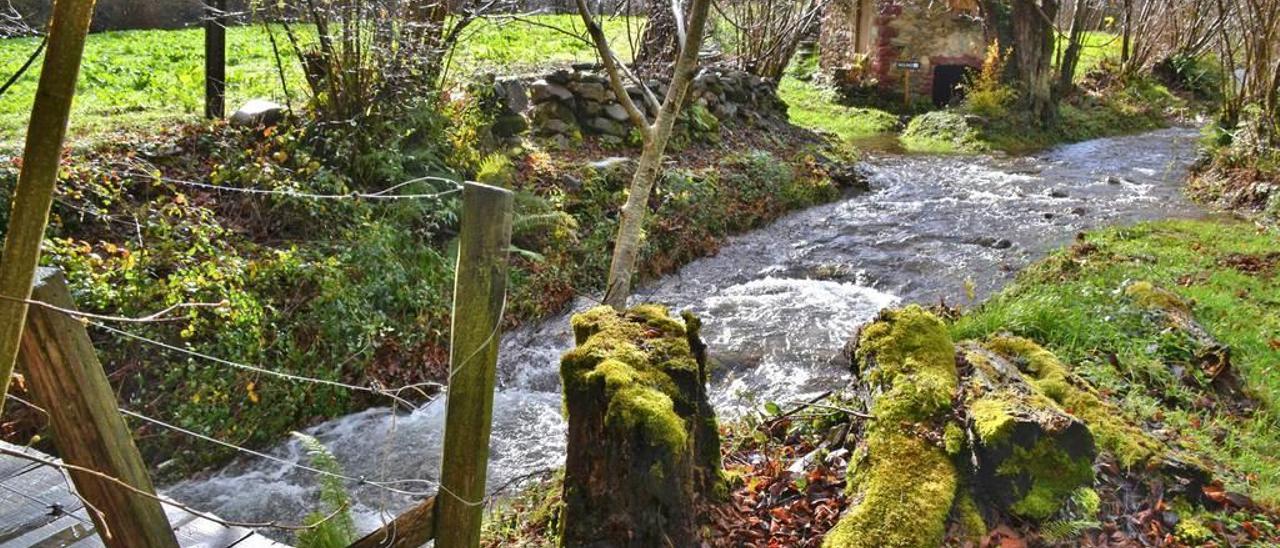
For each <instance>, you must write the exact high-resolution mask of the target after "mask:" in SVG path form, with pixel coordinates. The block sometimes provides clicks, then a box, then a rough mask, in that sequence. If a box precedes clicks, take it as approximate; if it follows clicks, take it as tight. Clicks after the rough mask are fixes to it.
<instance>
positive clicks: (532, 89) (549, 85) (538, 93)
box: [529, 79, 573, 104]
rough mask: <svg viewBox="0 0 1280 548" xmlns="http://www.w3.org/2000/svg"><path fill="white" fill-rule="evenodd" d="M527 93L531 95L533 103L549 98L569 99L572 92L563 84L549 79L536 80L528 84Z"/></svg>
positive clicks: (544, 101)
mask: <svg viewBox="0 0 1280 548" xmlns="http://www.w3.org/2000/svg"><path fill="white" fill-rule="evenodd" d="M529 94H530V95H531V96H532V97H533V103H534V104H539V103H546V102H548V101H551V100H559V101H569V100H572V99H573V92H572V91H569V88H566V87H564V86H563V85H560V84H556V83H553V82H550V81H549V80H545V79H544V80H538V81H537V82H534V83H533V85H531V86H529Z"/></svg>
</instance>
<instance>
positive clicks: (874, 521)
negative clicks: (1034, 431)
mask: <svg viewBox="0 0 1280 548" xmlns="http://www.w3.org/2000/svg"><path fill="white" fill-rule="evenodd" d="M858 361H859V368H860V370H861V373H862V374H863V377H864V380H865V382H867V383H868V384H870V385H872V386H873V387H878V388H879V389H880V390H881V391H880V394H879V396H877V397H876V400H875V402H874V403H873V404H872V409H873V414H874V415H875V417H876V418H875V419H873V420H872V421H871V422H870V423H869V424H868V425H867V432H866V438H865V439H866V441H865V444H864V445H863V446H861V447H860V448H859V450H858V452H857V456H856V458H855V464H853V465H851V466H850V469H849V491H850V498H851V499H852V500H856V501H858V503H857V505H856V506H854V507H853V508H852V509H850V510H849V511H848V513H847V514H846V515H845V516H844V517H843V518H842V519H841V520H840V522H839V523H838V524H837V525H836V527H835V528H834V529H832V530H831V532H830V533H829V534H828V535H827V537H826V539H825V541H824V544H823V545H824V546H826V547H828V548H857V547H862V546H888V547H915V546H937V545H938V544H939V543H940V542H941V541H942V538H943V534H944V532H945V527H946V522H947V516H948V515H949V513H950V511H951V506H952V499H953V498H954V497H955V493H956V486H957V484H958V481H959V480H958V478H959V474H958V473H957V471H956V468H955V465H954V464H953V463H952V461H951V458H950V457H949V456H948V455H947V452H946V451H945V450H944V449H943V448H941V447H938V446H937V445H935V442H932V441H929V439H926V436H922V435H920V431H921V430H934V431H935V433H936V430H937V429H938V428H939V426H940V425H939V423H940V422H941V420H940V419H941V418H942V417H943V416H944V415H945V413H946V412H947V411H949V410H950V408H951V400H952V396H953V395H954V394H955V391H956V387H957V383H958V379H957V374H956V367H955V347H954V345H953V344H952V343H951V337H950V335H948V333H947V328H946V326H945V325H943V323H942V322H941V321H940V320H938V318H937V317H935V316H933V315H932V314H929V313H928V312H926V311H925V310H924V309H922V308H920V307H919V306H914V305H913V306H910V307H907V308H904V309H901V310H887V311H885V312H882V313H881V315H880V317H879V318H878V319H877V321H876V322H874V323H872V324H870V325H868V326H866V327H864V328H863V330H862V333H861V336H860V338H859V347H858ZM873 365H874V367H872V366H873ZM952 426H954V425H952ZM943 435H944V437H946V436H947V435H946V434H945V433H944V434H943ZM930 437H931V436H930ZM949 437H950V438H952V441H951V442H950V444H952V445H954V444H958V443H959V440H958V438H961V437H962V435H961V433H960V432H959V429H958V428H954V429H953V431H952V433H951V434H950V436H949ZM934 439H936V438H934Z"/></svg>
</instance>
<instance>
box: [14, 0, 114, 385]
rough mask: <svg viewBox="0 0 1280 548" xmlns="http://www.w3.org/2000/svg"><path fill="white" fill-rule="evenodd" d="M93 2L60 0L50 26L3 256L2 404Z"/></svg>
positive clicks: (50, 195)
mask: <svg viewBox="0 0 1280 548" xmlns="http://www.w3.org/2000/svg"><path fill="white" fill-rule="evenodd" d="M93 3H94V0H56V1H55V2H54V4H53V18H52V20H51V22H50V25H49V49H48V52H47V53H45V56H44V65H43V68H41V70H40V82H39V83H38V84H37V85H36V99H35V104H34V105H33V106H32V108H31V123H30V124H29V125H28V126H27V144H26V149H25V150H23V153H22V172H21V173H20V174H18V187H17V188H16V189H15V190H14V198H13V210H12V211H13V215H12V217H10V218H9V229H8V231H7V232H6V233H5V240H4V252H3V255H0V296H2V297H5V298H4V299H0V402H3V401H4V395H5V393H6V392H7V391H8V389H9V378H10V377H11V376H12V374H13V366H14V364H15V363H16V362H17V359H18V341H19V339H20V338H21V337H22V329H23V326H24V325H25V324H26V320H27V305H26V303H25V302H24V301H26V300H28V299H30V298H31V284H32V281H33V280H34V279H35V273H36V265H37V264H38V263H39V261H40V244H41V242H43V241H44V230H45V227H46V226H47V225H48V224H49V208H50V206H52V205H53V191H54V184H55V183H56V182H57V179H58V162H59V160H60V159H61V158H62V143H63V140H64V139H65V138H66V135H67V120H68V119H69V118H70V116H71V99H72V97H74V96H75V93H76V77H77V76H79V74H80V58H81V57H82V56H83V54H84V41H85V35H86V34H88V32H89V20H90V19H91V18H92V17H93Z"/></svg>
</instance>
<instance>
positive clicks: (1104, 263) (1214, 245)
mask: <svg viewBox="0 0 1280 548" xmlns="http://www.w3.org/2000/svg"><path fill="white" fill-rule="evenodd" d="M1278 262H1280V235H1278V234H1277V233H1276V232H1274V231H1268V230H1266V229H1262V228H1259V227H1258V226H1257V225H1254V224H1250V223H1244V222H1238V221H1228V220H1199V221H1189V220H1188V221H1164V222H1154V223H1145V224H1139V225H1136V226H1132V227H1123V228H1111V229H1106V230H1101V231H1097V232H1093V233H1089V234H1088V235H1087V236H1086V237H1084V239H1082V240H1080V241H1078V242H1077V243H1076V244H1075V245H1073V246H1071V247H1069V248H1068V249H1066V250H1063V251H1061V252H1059V253H1057V254H1055V255H1053V256H1051V257H1049V258H1048V259H1046V260H1044V261H1042V262H1040V263H1038V264H1036V265H1034V266H1032V267H1031V268H1029V269H1028V270H1026V271H1025V272H1024V273H1022V274H1021V275H1020V276H1019V278H1018V280H1017V281H1016V282H1015V283H1014V284H1013V285H1011V286H1010V287H1008V288H1007V289H1005V290H1004V291H1003V292H1001V293H1000V294H998V295H997V296H995V297H994V298H992V299H991V300H990V301H988V302H987V303H985V304H984V305H982V306H980V307H979V308H977V309H975V310H973V311H971V312H969V313H968V314H966V315H964V316H963V317H961V318H960V319H959V320H957V321H956V322H955V323H954V325H953V326H952V332H953V334H954V335H955V337H956V338H958V339H959V338H975V339H982V338H987V337H990V336H992V335H996V334H998V333H1006V332H1007V333H1012V334H1014V335H1017V336H1020V337H1026V338H1027V339H1030V340H1034V341H1036V342H1038V343H1040V344H1043V345H1044V346H1045V348H1046V349H1047V350H1049V351H1051V352H1052V353H1053V354H1052V355H1049V354H1047V353H1046V354H1044V355H1041V356H1040V357H1036V355H1029V356H1028V357H1029V359H1030V361H1032V362H1035V361H1037V360H1039V361H1041V362H1042V363H1043V364H1044V365H1045V366H1047V368H1048V370H1052V369H1056V368H1057V367H1059V366H1063V367H1065V365H1064V364H1070V368H1071V371H1072V372H1073V373H1074V374H1077V375H1079V376H1081V377H1082V378H1084V379H1085V380H1087V381H1088V382H1089V383H1090V384H1091V385H1092V386H1094V387H1096V389H1097V391H1096V395H1094V393H1093V392H1084V393H1082V394H1083V396H1082V397H1084V398H1085V400H1084V401H1077V402H1067V401H1064V402H1063V406H1064V407H1065V408H1067V409H1069V410H1070V411H1071V412H1073V413H1076V414H1078V416H1080V417H1081V418H1082V419H1084V420H1085V421H1086V422H1089V423H1091V426H1093V427H1094V431H1095V435H1096V436H1097V437H1098V441H1099V444H1100V448H1102V449H1105V450H1108V451H1111V452H1113V453H1116V454H1117V457H1118V458H1119V459H1120V460H1122V461H1123V460H1127V459H1133V460H1134V461H1137V460H1140V459H1137V458H1136V457H1140V456H1142V455H1144V454H1147V452H1148V450H1149V448H1148V447H1147V444H1145V443H1135V440H1141V439H1142V438H1139V437H1135V436H1134V435H1133V434H1131V433H1126V432H1124V431H1123V430H1116V429H1115V428H1111V427H1105V428H1097V426H1098V424H1100V423H1101V424H1106V423H1107V422H1108V421H1109V422H1111V423H1112V425H1113V426H1115V427H1116V428H1119V425H1123V424H1124V423H1126V422H1129V423H1132V424H1145V425H1146V428H1145V430H1146V431H1148V432H1152V433H1153V434H1152V435H1155V436H1156V437H1158V438H1159V441H1161V442H1165V443H1167V444H1169V445H1170V446H1172V447H1174V448H1179V449H1182V450H1186V451H1188V452H1190V454H1192V455H1194V456H1197V457H1199V458H1201V459H1203V460H1205V461H1206V462H1207V463H1209V464H1210V465H1212V466H1215V467H1216V468H1217V472H1218V475H1219V476H1220V477H1222V479H1224V480H1225V481H1226V483H1227V484H1228V485H1229V487H1231V488H1235V489H1240V490H1244V491H1246V492H1248V493H1250V494H1251V495H1253V496H1254V497H1255V498H1256V499H1257V500H1258V501H1260V502H1262V503H1264V504H1268V505H1271V506H1275V505H1276V504H1280V461H1278V460H1277V458H1276V456H1275V455H1277V454H1280V430H1278V429H1276V428H1275V425H1276V424H1277V421H1278V420H1280V412H1278V411H1277V409H1276V405H1277V403H1278V398H1280V374H1278V372H1277V370H1276V368H1277V367H1278V366H1280V315H1277V314H1276V313H1275V311H1276V310H1277V309H1278V307H1280V265H1278V264H1277V263H1278ZM1135 281H1145V282H1148V283H1150V284H1151V286H1153V287H1157V288H1162V289H1163V290H1167V291H1170V292H1172V294H1174V295H1176V296H1177V297H1178V298H1179V299H1181V300H1183V301H1185V302H1186V303H1189V307H1190V310H1191V311H1192V313H1193V315H1194V318H1195V320H1196V321H1198V322H1199V323H1200V324H1201V325H1202V326H1203V327H1204V328H1205V329H1206V330H1207V331H1208V332H1209V333H1210V334H1211V335H1212V336H1213V337H1215V338H1216V339H1217V340H1218V341H1220V342H1222V343H1223V344H1226V345H1228V346H1230V348H1231V359H1232V365H1233V367H1234V371H1235V374H1236V375H1238V376H1239V377H1240V379H1241V381H1242V384H1243V385H1244V388H1245V393H1246V394H1247V395H1248V396H1249V398H1251V399H1252V401H1253V403H1252V404H1250V403H1249V402H1241V401H1232V400H1233V398H1234V397H1233V396H1230V395H1221V394H1218V393H1217V392H1215V391H1214V388H1213V387H1212V386H1211V385H1210V382H1209V379H1208V378H1206V376H1205V375H1204V374H1203V373H1202V372H1200V371H1199V370H1198V368H1197V367H1196V366H1195V365H1194V364H1193V363H1189V362H1191V361H1192V357H1193V355H1194V348H1192V344H1191V342H1190V341H1188V340H1187V339H1186V338H1185V337H1184V336H1180V335H1179V334H1177V333H1175V332H1173V331H1171V330H1170V329H1168V327H1167V325H1165V323H1164V322H1162V321H1160V320H1159V319H1158V318H1154V317H1153V316H1152V312H1151V311H1150V309H1149V307H1148V306H1147V305H1148V304H1150V303H1147V302H1143V301H1144V299H1142V298H1141V297H1140V295H1136V294H1133V292H1126V291H1125V289H1126V288H1128V287H1130V286H1132V285H1133V283H1134V282H1135ZM1053 355H1056V356H1057V358H1060V360H1061V361H1057V360H1049V359H1047V358H1044V356H1053ZM1040 382H1042V383H1043V382H1044V380H1043V378H1042V380H1041V381H1040ZM1098 398H1105V399H1106V400H1107V401H1109V402H1115V404H1116V405H1117V406H1118V409H1117V410H1115V411H1112V410H1111V409H1109V408H1106V407H1102V408H1100V407H1097V406H1096V405H1095V400H1098ZM1254 406H1256V409H1252V410H1251V407H1254ZM1090 410H1094V411H1090ZM1109 429H1111V433H1110V434H1108V430H1109ZM1126 455H1127V457H1126Z"/></svg>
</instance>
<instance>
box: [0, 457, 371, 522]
mask: <svg viewBox="0 0 1280 548" xmlns="http://www.w3.org/2000/svg"><path fill="white" fill-rule="evenodd" d="M0 454H4V455H9V456H13V457H17V458H20V459H24V460H28V461H31V462H35V463H38V464H41V465H44V466H49V467H51V468H56V469H59V470H65V471H70V472H80V473H83V474H89V475H91V476H94V477H96V478H99V479H102V480H105V481H108V482H111V483H113V484H115V485H117V486H119V487H122V488H124V489H127V490H129V491H132V492H133V493H135V494H137V495H141V496H143V497H146V498H149V499H152V500H155V501H157V502H160V503H161V504H165V505H169V506H172V507H174V508H177V509H179V510H182V511H183V512H187V513H189V514H192V515H194V516H198V517H200V518H203V519H207V520H209V521H212V522H214V523H218V524H220V525H223V526H226V527H244V528H249V529H284V530H288V531H305V530H308V529H314V528H316V527H319V526H321V525H323V524H324V523H325V522H328V521H329V520H331V519H333V518H335V517H337V516H339V515H341V514H342V512H344V511H346V510H347V506H348V505H346V504H343V505H342V506H340V507H338V509H337V510H334V511H333V512H331V513H330V514H328V515H326V516H325V517H324V518H322V519H320V520H319V521H317V522H315V523H311V524H305V525H303V524H288V523H281V522H279V521H274V520H273V521H264V522H248V521H232V520H227V519H223V518H220V517H218V516H215V515H213V514H210V513H208V512H202V511H200V510H197V509H195V508H192V507H191V506H189V505H186V504H183V503H181V502H178V501H176V500H172V499H169V498H165V497H161V496H159V495H155V494H152V493H148V492H147V491H144V490H142V489H139V488H137V487H134V486H133V485H130V484H129V482H126V481H124V480H122V479H120V478H117V477H115V476H112V475H110V474H106V473H103V472H99V471H97V470H94V469H92V468H86V467H84V466H78V465H75V464H69V463H66V462H59V461H55V460H51V459H48V458H44V457H38V456H35V455H31V454H27V453H23V452H21V451H15V450H13V449H9V448H7V447H0ZM106 536H108V537H110V535H109V534H108V535H106Z"/></svg>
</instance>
